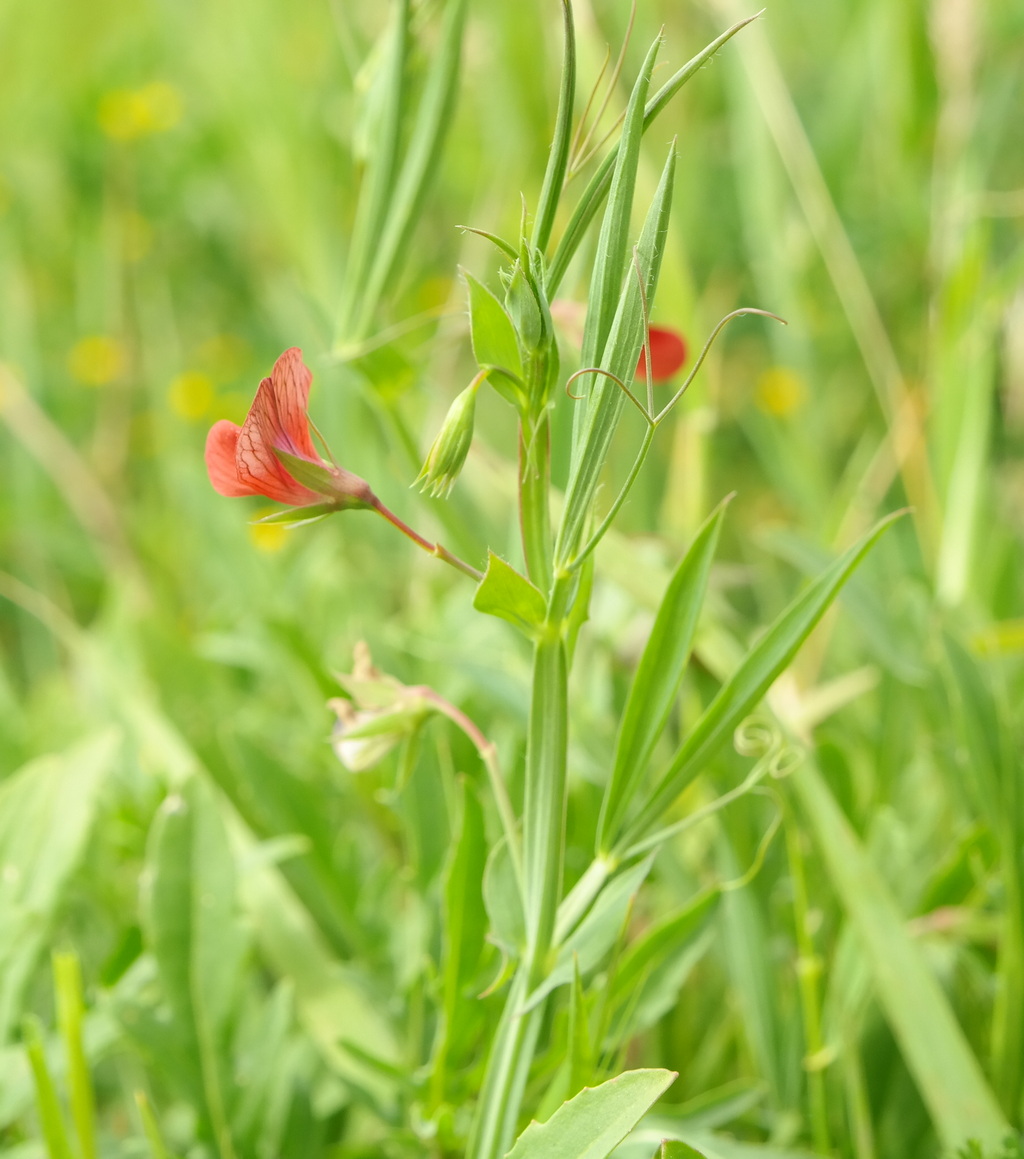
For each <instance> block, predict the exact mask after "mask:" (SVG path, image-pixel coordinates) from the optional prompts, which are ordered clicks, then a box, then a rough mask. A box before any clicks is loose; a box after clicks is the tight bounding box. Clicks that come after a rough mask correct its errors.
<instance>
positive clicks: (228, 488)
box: [206, 419, 258, 499]
mask: <svg viewBox="0 0 1024 1159" xmlns="http://www.w3.org/2000/svg"><path fill="white" fill-rule="evenodd" d="M241 433H242V428H241V427H240V426H239V425H238V424H237V423H233V422H229V421H228V420H227V419H221V420H220V422H217V423H214V424H213V426H212V427H211V428H210V433H209V434H208V435H207V436H206V470H207V471H208V472H209V475H210V482H211V483H212V484H213V489H214V491H217V492H218V493H219V494H221V495H227V496H228V497H229V498H231V499H235V498H237V497H238V496H240V495H256V494H258V492H256V491H254V490H253V489H252V487H251V486H250V485H249V484H248V483H245V482H243V481H242V480H241V479H240V478H239V477H238V470H237V468H236V466H235V449H236V447H237V445H238V436H239V435H240V434H241Z"/></svg>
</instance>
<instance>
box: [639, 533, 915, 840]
mask: <svg viewBox="0 0 1024 1159" xmlns="http://www.w3.org/2000/svg"><path fill="white" fill-rule="evenodd" d="M902 514H903V512H897V513H896V514H894V515H890V516H888V517H887V518H886V519H883V520H882V521H881V522H880V523H878V524H876V526H875V527H874V528H872V530H871V531H869V532H868V533H867V534H866V535H865V536H864V537H863V538H862V539H860V540H859V541H858V542H857V543H855V544H854V545H853V547H851V548H850V549H849V550H848V551H846V552H845V553H844V554H843V555H841V556H840V557H839V558H838V559H837V560H835V562H834V563H833V564H832V565H831V567H829V568H828V569H827V570H826V571H825V572H823V573H822V574H821V575H820V576H819V577H818V578H817V579H816V580H815V581H814V582H813V583H812V584H811V585H810V587H808V588H807V590H806V591H804V592H803V593H802V594H801V595H799V596H798V597H797V598H796V599H795V600H794V601H793V602H792V603H791V604H790V605H789V607H788V608H786V609H785V611H784V612H783V613H782V614H781V615H780V616H779V617H778V619H777V620H776V621H775V622H774V623H773V624H772V626H771V627H770V628H769V629H768V631H767V632H765V634H764V635H763V636H762V637H761V639H760V640H758V642H757V643H756V644H755V645H754V647H753V648H752V649H751V650H750V651H749V652H748V653H747V655H746V656H745V657H744V659H743V662H742V663H741V664H740V666H739V668H738V669H737V670H736V671H735V672H734V673H733V674H732V676H730V677H729V679H728V680H727V681H726V682H725V684H723V685H722V687H721V688H720V689H719V691H718V694H717V695H716V696H715V698H714V700H712V702H711V704H709V705H708V707H707V708H706V709H705V711H704V713H703V714H702V715H701V717H700V719H699V720H698V721H697V723H696V725H695V726H694V728H693V730H692V731H691V732H690V734H689V736H687V738H686V740H685V741H684V742H683V744H682V746H681V747H680V749H679V751H678V753H677V754H676V756H675V758H674V759H673V761H672V763H671V764H670V765H669V767H668V769H666V771H665V772H664V773H663V774H662V776H661V778H660V779H659V781H658V784H657V786H656V788H655V789H654V791H653V792H652V794H651V795H650V797H649V799H648V800H647V802H646V803H645V804H644V805H643V807H642V808H641V810H640V811H639V814H638V815H637V817H636V818H635V820H634V821H633V822H632V823H631V824H630V825H629V827H628V834H627V836H625V837H623V839H622V841H621V842H620V846H621V847H622V849H627V848H628V847H629V845H630V844H631V843H632V840H634V839H635V838H636V837H639V836H640V835H641V834H643V833H644V832H645V831H646V830H647V829H648V828H649V827H650V826H651V825H652V824H655V823H656V822H657V821H658V820H659V819H660V817H661V815H662V814H663V813H664V811H665V810H666V809H667V808H668V807H669V805H671V803H672V802H673V801H674V800H675V799H676V797H678V796H679V794H680V793H681V792H682V791H683V790H684V789H685V788H686V787H687V785H689V784H690V783H691V781H693V779H694V778H695V777H696V776H697V775H698V774H699V773H700V772H701V770H702V769H703V768H704V767H705V766H706V765H707V763H708V761H710V760H711V758H712V757H713V756H714V754H715V753H716V752H717V751H718V749H719V748H720V747H721V746H722V745H723V744H724V743H725V741H726V740H727V739H728V738H729V737H730V736H731V735H732V733H733V730H734V729H735V728H736V726H737V725H738V724H739V723H740V721H741V720H743V718H744V717H745V716H747V715H748V714H749V713H750V711H751V710H752V709H753V708H754V707H755V706H756V704H757V703H758V701H760V699H761V698H762V697H763V696H764V694H765V692H767V691H768V689H769V687H770V686H771V684H772V683H773V682H774V681H775V679H776V678H777V677H778V676H779V674H780V673H781V672H782V671H783V670H784V669H785V668H786V667H787V666H788V665H789V663H790V662H791V661H792V659H793V657H794V656H795V655H796V653H797V650H798V649H799V647H800V645H801V644H802V643H803V641H804V640H805V639H806V638H807V637H808V635H810V633H811V630H812V629H813V628H814V626H815V624H817V623H818V621H819V620H820V619H821V617H822V616H823V615H824V614H825V612H826V610H827V609H828V607H829V606H830V605H831V603H832V602H833V601H834V600H835V598H836V596H837V595H838V594H839V591H840V589H841V588H842V586H843V584H844V583H845V582H846V580H847V579H848V578H849V577H850V575H851V574H852V573H853V571H854V570H855V568H856V567H857V565H858V564H859V563H860V562H861V560H863V558H864V556H865V555H867V553H868V552H869V551H870V550H871V548H872V547H873V546H874V545H875V543H876V542H877V541H878V539H879V537H880V536H881V535H882V533H883V532H884V531H885V530H886V529H887V528H888V527H889V526H890V525H891V524H892V523H893V521H894V520H896V519H898V518H900V516H901V515H902Z"/></svg>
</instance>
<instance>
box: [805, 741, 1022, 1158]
mask: <svg viewBox="0 0 1024 1159" xmlns="http://www.w3.org/2000/svg"><path fill="white" fill-rule="evenodd" d="M792 781H793V786H794V789H795V791H796V792H797V794H798V795H799V798H800V801H801V804H802V805H803V810H804V812H805V814H806V815H807V818H808V820H809V821H810V825H811V828H812V829H813V831H814V834H815V837H816V839H817V844H818V847H819V849H820V851H821V856H822V859H823V860H824V862H825V866H826V868H827V870H828V873H829V877H830V878H831V880H832V884H833V886H834V887H835V890H836V892H837V893H838V894H839V897H840V900H841V901H842V903H843V906H844V908H845V910H846V913H847V914H848V916H849V918H850V921H851V922H852V923H853V924H854V926H855V927H856V929H857V932H858V934H859V935H860V939H861V943H862V945H863V947H864V950H865V954H866V956H867V959H868V962H869V964H870V968H871V974H872V979H873V981H874V984H875V990H876V993H877V995H878V999H879V1001H880V1002H881V1004H882V1007H883V1009H884V1010H885V1014H886V1017H887V1018H888V1020H889V1025H890V1026H891V1027H892V1030H893V1033H894V1034H895V1035H896V1038H897V1041H898V1042H899V1044H900V1047H901V1049H902V1051H903V1056H904V1058H905V1059H906V1062H907V1065H908V1066H909V1068H910V1070H911V1072H912V1074H913V1075H914V1079H915V1081H916V1083H917V1086H918V1089H919V1090H920V1092H921V1097H922V1098H923V1099H924V1102H925V1104H926V1105H927V1107H928V1110H929V1112H930V1114H931V1117H932V1121H933V1122H934V1124H935V1128H936V1130H937V1132H938V1134H939V1137H940V1139H941V1141H942V1143H943V1145H944V1146H945V1147H948V1148H950V1150H953V1149H955V1148H957V1147H961V1146H963V1145H964V1144H966V1143H967V1141H968V1140H970V1139H976V1140H978V1142H979V1143H981V1144H982V1145H983V1146H985V1147H992V1148H996V1147H998V1146H999V1145H1000V1144H1001V1143H1002V1141H1003V1139H1004V1138H1005V1137H1006V1136H1007V1135H1008V1134H1009V1126H1008V1124H1007V1122H1006V1120H1005V1119H1004V1118H1003V1114H1002V1111H1001V1110H1000V1109H999V1104H998V1103H997V1101H996V1098H995V1095H994V1094H993V1093H992V1090H991V1088H990V1087H989V1085H988V1083H987V1082H986V1081H985V1076H984V1075H983V1074H982V1071H981V1067H980V1066H979V1065H978V1061H977V1059H976V1058H975V1057H974V1055H973V1054H972V1053H971V1049H970V1047H969V1046H968V1044H967V1041H966V1039H965V1038H964V1034H963V1031H962V1030H961V1029H960V1026H959V1024H958V1023H957V1021H956V1018H955V1017H954V1015H953V1012H952V1010H951V1009H950V1006H949V1002H948V1001H947V999H946V996H945V994H943V992H942V990H941V989H940V987H939V984H938V983H937V982H936V980H935V978H934V976H933V975H932V973H931V971H930V970H929V969H928V967H927V965H926V964H925V962H924V961H923V960H922V958H921V954H920V952H919V951H918V949H917V947H916V946H915V944H914V942H913V941H912V940H911V938H910V936H909V935H908V933H907V930H906V926H905V924H904V920H903V915H902V914H900V912H899V910H898V909H897V907H896V902H895V901H894V899H893V897H892V894H891V893H890V891H889V889H888V887H887V886H886V884H885V881H884V880H883V879H882V877H881V876H880V875H879V873H878V871H877V870H876V868H875V866H874V864H873V863H872V861H871V859H870V858H869V857H868V856H867V855H866V854H865V852H864V849H863V847H862V846H861V844H860V842H859V841H858V839H857V836H856V834H855V833H854V831H853V829H852V828H851V826H850V824H849V822H848V821H847V820H846V818H845V817H844V816H843V813H842V811H841V810H840V808H839V806H838V805H837V804H836V801H835V798H834V797H833V796H832V793H831V791H830V790H829V787H828V785H827V784H826V782H825V780H824V778H823V777H822V776H821V774H820V772H819V771H818V770H817V768H816V767H815V765H814V764H813V762H812V761H807V762H806V763H805V764H804V765H803V766H802V767H801V768H799V769H798V770H797V771H796V772H795V773H793V776H792Z"/></svg>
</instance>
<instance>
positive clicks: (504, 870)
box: [483, 838, 526, 958]
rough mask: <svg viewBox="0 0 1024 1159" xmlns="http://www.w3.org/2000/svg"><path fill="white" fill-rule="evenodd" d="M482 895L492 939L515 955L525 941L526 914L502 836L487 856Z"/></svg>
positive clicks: (501, 947)
mask: <svg viewBox="0 0 1024 1159" xmlns="http://www.w3.org/2000/svg"><path fill="white" fill-rule="evenodd" d="M483 896H484V904H485V906H486V908H487V917H488V919H489V921H490V923H491V932H490V937H491V940H492V941H493V942H494V943H495V945H496V946H498V948H499V949H501V950H502V951H503V952H504V953H505V954H507V955H508V956H509V957H510V958H513V957H518V956H519V955H520V954H521V953H522V952H523V948H524V946H525V945H526V918H525V916H524V914H523V895H522V893H521V892H520V889H519V882H518V880H517V878H516V870H515V864H514V863H513V861H512V854H511V853H510V852H509V848H508V842H507V841H506V840H505V839H504V838H502V839H501V840H500V841H499V842H498V843H497V844H496V845H495V846H494V848H493V849H492V850H491V852H490V856H489V857H488V858H487V865H486V867H485V869H484V880H483Z"/></svg>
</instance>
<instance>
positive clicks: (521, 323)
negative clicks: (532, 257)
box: [505, 261, 544, 351]
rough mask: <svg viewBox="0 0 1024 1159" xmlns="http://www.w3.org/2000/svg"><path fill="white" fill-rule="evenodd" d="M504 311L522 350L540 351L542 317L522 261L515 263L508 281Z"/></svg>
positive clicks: (542, 328)
mask: <svg viewBox="0 0 1024 1159" xmlns="http://www.w3.org/2000/svg"><path fill="white" fill-rule="evenodd" d="M505 309H506V310H508V312H509V315H510V316H511V318H512V321H513V323H515V328H516V333H517V334H518V336H519V341H520V342H521V343H522V346H523V349H524V350H525V351H535V350H540V349H541V346H542V345H543V342H544V316H543V314H542V313H541V308H540V302H538V300H537V294H536V291H535V290H534V287H533V286H532V285H531V279H530V278H529V277H528V276H527V274H526V271H525V270H524V269H523V265H522V261H518V262H516V264H515V266H514V267H513V269H512V276H511V277H510V278H509V280H508V287H507V288H506V290H505Z"/></svg>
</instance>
